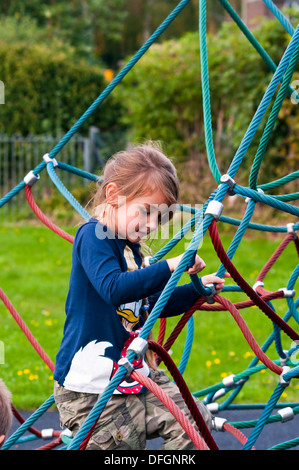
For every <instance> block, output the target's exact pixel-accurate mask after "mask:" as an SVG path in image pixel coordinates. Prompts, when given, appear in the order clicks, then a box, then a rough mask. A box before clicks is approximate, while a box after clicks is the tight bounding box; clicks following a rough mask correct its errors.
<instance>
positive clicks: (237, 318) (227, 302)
mask: <svg viewBox="0 0 299 470" xmlns="http://www.w3.org/2000/svg"><path fill="white" fill-rule="evenodd" d="M214 299H215V300H216V301H217V302H220V303H221V304H222V305H225V307H226V308H227V309H228V310H229V311H230V313H231V314H232V316H233V318H234V319H235V321H236V322H237V324H238V326H239V328H240V330H241V331H242V333H243V335H244V337H245V339H246V341H247V343H248V344H249V346H250V347H251V349H252V351H253V352H254V353H255V355H256V356H257V357H258V358H259V360H260V361H261V362H262V363H263V364H265V366H267V367H268V368H269V369H270V370H272V371H273V372H275V373H276V374H279V375H280V374H281V373H282V368H281V367H279V366H278V365H277V364H275V363H274V362H273V361H271V359H269V358H268V356H267V355H266V354H265V353H264V352H263V351H262V349H261V348H260V347H259V345H258V344H257V342H256V341H255V339H254V337H253V335H252V334H251V332H250V330H249V328H248V326H247V325H246V322H245V321H244V319H243V318H242V316H241V315H240V313H239V312H238V310H237V309H236V307H235V306H234V304H233V303H232V302H231V301H230V300H228V299H225V298H224V297H221V296H220V295H215V297H214Z"/></svg>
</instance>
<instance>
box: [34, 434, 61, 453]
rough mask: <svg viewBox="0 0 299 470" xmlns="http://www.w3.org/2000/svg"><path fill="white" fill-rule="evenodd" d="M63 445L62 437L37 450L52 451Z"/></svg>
mask: <svg viewBox="0 0 299 470" xmlns="http://www.w3.org/2000/svg"><path fill="white" fill-rule="evenodd" d="M61 443H62V440H61V437H60V436H59V437H58V438H57V439H54V441H52V442H49V443H48V444H45V445H44V446H41V447H39V448H38V449H36V450H51V449H54V448H55V447H57V446H59V445H60V444H61Z"/></svg>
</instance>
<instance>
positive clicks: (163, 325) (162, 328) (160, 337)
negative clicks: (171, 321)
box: [157, 318, 166, 344]
mask: <svg viewBox="0 0 299 470" xmlns="http://www.w3.org/2000/svg"><path fill="white" fill-rule="evenodd" d="M165 332H166V318H160V328H159V335H158V339H157V343H158V344H163V341H164V337H165Z"/></svg>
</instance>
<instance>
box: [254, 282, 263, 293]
mask: <svg viewBox="0 0 299 470" xmlns="http://www.w3.org/2000/svg"><path fill="white" fill-rule="evenodd" d="M264 285H265V284H264V283H263V282H262V281H256V283H255V284H253V286H252V289H253V290H254V292H256V288H257V287H259V286H261V287H264Z"/></svg>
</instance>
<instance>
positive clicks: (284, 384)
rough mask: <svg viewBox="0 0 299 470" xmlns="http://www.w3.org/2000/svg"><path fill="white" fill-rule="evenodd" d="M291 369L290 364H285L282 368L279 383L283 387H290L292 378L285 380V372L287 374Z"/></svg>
mask: <svg viewBox="0 0 299 470" xmlns="http://www.w3.org/2000/svg"><path fill="white" fill-rule="evenodd" d="M290 370H291V368H290V367H288V366H283V368H282V373H281V374H280V376H279V383H280V385H281V386H282V387H288V386H289V385H290V380H285V379H284V378H283V376H284V374H286V373H287V372H289V371H290Z"/></svg>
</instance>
